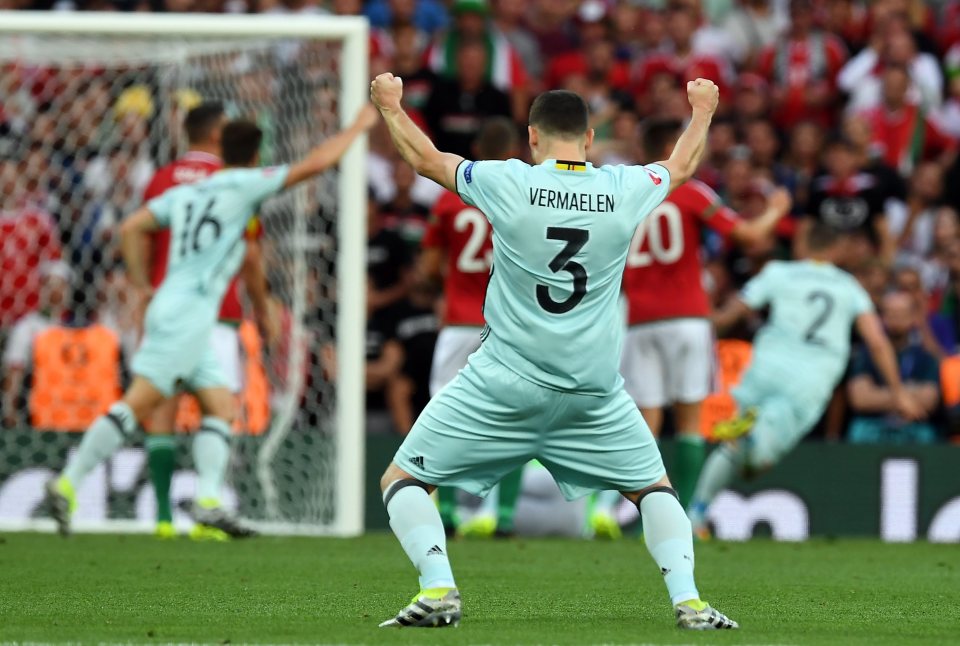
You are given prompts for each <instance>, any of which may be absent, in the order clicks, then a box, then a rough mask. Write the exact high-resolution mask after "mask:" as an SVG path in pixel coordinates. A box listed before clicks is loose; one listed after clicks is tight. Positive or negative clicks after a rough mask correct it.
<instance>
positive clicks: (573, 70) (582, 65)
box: [544, 0, 630, 91]
mask: <svg viewBox="0 0 960 646" xmlns="http://www.w3.org/2000/svg"><path fill="white" fill-rule="evenodd" d="M577 24H578V25H579V29H578V34H579V41H580V42H579V45H580V46H579V47H578V48H577V49H574V50H571V51H569V52H566V53H564V54H560V55H559V56H555V57H553V58H552V59H551V60H550V63H549V64H548V65H547V72H546V78H545V79H544V82H545V84H546V87H548V88H559V87H562V86H563V83H564V80H565V79H566V78H568V77H570V76H583V77H585V78H587V79H588V80H589V81H591V82H592V83H593V84H594V85H599V84H602V85H605V86H606V87H607V88H608V91H609V90H617V91H626V90H627V87H628V86H629V84H630V70H629V68H628V66H627V64H626V63H624V62H622V61H619V60H617V58H616V48H615V47H614V44H613V41H612V40H611V39H610V19H609V17H608V16H607V9H606V7H604V5H603V3H601V2H599V1H598V0H589V1H588V2H585V3H583V4H582V5H581V6H580V10H579V11H578V12H577Z"/></svg>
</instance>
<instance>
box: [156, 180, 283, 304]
mask: <svg viewBox="0 0 960 646" xmlns="http://www.w3.org/2000/svg"><path fill="white" fill-rule="evenodd" d="M286 177H287V167H286V166H280V167H271V168H236V169H228V170H222V171H220V172H218V173H216V174H214V175H213V176H212V177H210V178H208V179H206V180H203V181H201V182H197V183H195V184H185V185H181V186H177V187H175V188H172V189H170V190H168V191H167V192H165V193H164V194H163V195H161V196H160V197H157V198H156V199H153V200H151V201H150V202H149V203H148V204H147V208H148V209H149V210H150V212H151V213H152V214H153V216H154V217H155V218H156V220H157V223H158V224H160V226H161V227H164V228H169V229H170V251H169V254H168V257H167V272H166V275H165V277H164V280H163V283H161V285H160V289H159V290H158V292H157V294H156V296H155V297H154V301H159V302H160V303H163V302H164V301H165V300H166V299H167V298H169V296H168V295H172V294H173V293H174V292H179V293H181V294H182V293H197V294H201V295H203V301H204V302H205V303H207V302H208V303H209V304H210V306H211V308H214V309H216V308H219V307H220V301H221V300H222V299H223V295H224V293H225V292H226V289H227V286H228V285H229V283H230V280H231V279H232V278H233V277H234V275H235V274H236V273H237V270H238V269H239V268H240V264H241V262H242V261H243V256H244V253H245V252H246V240H245V235H244V234H245V232H246V228H247V224H248V222H249V221H250V218H251V217H253V216H254V215H255V214H256V213H257V211H258V210H259V209H260V203H261V202H263V201H264V200H265V199H267V198H268V197H270V196H272V195H274V194H275V193H277V192H278V191H279V190H280V189H281V188H282V187H283V182H284V180H285V179H286Z"/></svg>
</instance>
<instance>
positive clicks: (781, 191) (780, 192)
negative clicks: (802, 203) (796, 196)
mask: <svg viewBox="0 0 960 646" xmlns="http://www.w3.org/2000/svg"><path fill="white" fill-rule="evenodd" d="M767 206H769V207H771V208H773V209H776V211H777V212H778V213H788V212H789V211H790V209H791V208H792V207H793V198H792V197H791V196H790V191H788V190H787V189H785V188H783V187H780V186H778V187H777V188H775V189H773V190H772V191H770V195H768V196H767Z"/></svg>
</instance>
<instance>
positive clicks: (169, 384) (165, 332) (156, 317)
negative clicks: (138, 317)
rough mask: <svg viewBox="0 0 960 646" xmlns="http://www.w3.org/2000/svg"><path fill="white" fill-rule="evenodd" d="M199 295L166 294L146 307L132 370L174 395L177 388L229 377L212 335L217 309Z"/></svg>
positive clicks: (193, 387) (212, 385)
mask: <svg viewBox="0 0 960 646" xmlns="http://www.w3.org/2000/svg"><path fill="white" fill-rule="evenodd" d="M210 309H211V308H210V307H209V304H207V303H206V301H205V300H203V299H201V298H199V297H197V296H183V297H173V298H171V297H167V298H164V299H163V300H155V301H154V302H152V303H151V304H150V307H148V308H147V316H146V320H145V321H144V338H143V342H142V343H141V344H140V348H139V349H138V350H137V352H136V354H135V355H134V356H133V361H132V362H131V364H130V370H131V371H132V372H133V374H134V375H136V376H138V377H143V378H144V379H146V380H148V381H149V382H150V383H151V384H153V386H154V387H155V388H156V389H157V390H159V391H160V392H162V393H163V394H164V395H165V396H166V397H170V396H172V395H173V394H174V393H175V392H177V390H178V388H180V389H184V390H191V391H198V390H204V389H206V388H216V387H227V385H228V383H229V380H228V379H227V376H226V374H225V373H224V372H223V369H222V368H221V367H220V361H218V359H217V355H216V353H215V352H214V350H213V348H212V346H211V342H210V337H211V335H212V333H213V328H214V325H215V324H216V316H217V312H216V310H213V313H212V314H211V312H210Z"/></svg>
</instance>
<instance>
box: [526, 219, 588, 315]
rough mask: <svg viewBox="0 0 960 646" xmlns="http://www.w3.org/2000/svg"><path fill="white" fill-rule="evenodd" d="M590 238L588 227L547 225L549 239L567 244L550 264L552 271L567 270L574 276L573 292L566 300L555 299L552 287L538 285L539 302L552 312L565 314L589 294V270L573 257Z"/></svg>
mask: <svg viewBox="0 0 960 646" xmlns="http://www.w3.org/2000/svg"><path fill="white" fill-rule="evenodd" d="M589 238H590V232H589V231H587V230H586V229H570V228H567V227H547V240H561V241H563V242H566V243H567V244H566V246H564V248H563V249H562V250H561V251H560V253H558V254H557V255H556V256H554V258H553V260H551V261H550V264H549V265H548V266H549V267H550V271H552V272H553V273H557V272H560V271H565V272H567V273H568V274H570V275H571V276H573V292H572V293H571V294H570V296H569V297H568V298H567V299H566V300H564V301H559V302H558V301H555V300H553V298H552V297H551V296H550V287H549V286H547V285H543V284H540V285H537V303H539V304H540V307H542V308H543V309H545V310H546V311H548V312H550V313H551V314H565V313H566V312H569V311H570V310H572V309H573V308H574V307H576V306H577V305H578V304H579V303H580V301H582V300H583V297H584V296H586V295H587V270H586V269H584V268H583V265H581V264H580V263H578V262H574V261H573V260H572V258H573V257H574V256H576V255H577V253H578V252H579V251H580V250H581V249H583V245H585V244H587V240H588V239H589Z"/></svg>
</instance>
